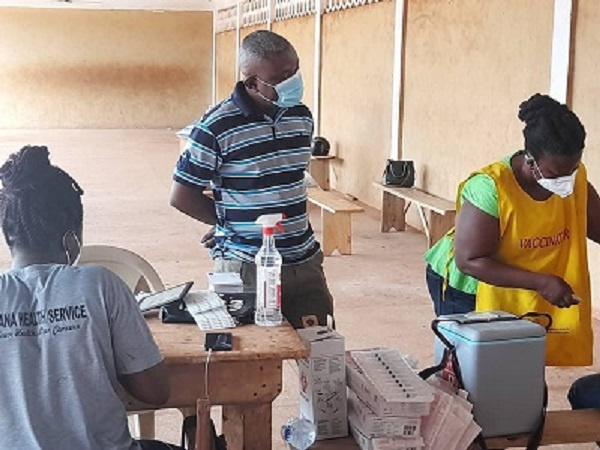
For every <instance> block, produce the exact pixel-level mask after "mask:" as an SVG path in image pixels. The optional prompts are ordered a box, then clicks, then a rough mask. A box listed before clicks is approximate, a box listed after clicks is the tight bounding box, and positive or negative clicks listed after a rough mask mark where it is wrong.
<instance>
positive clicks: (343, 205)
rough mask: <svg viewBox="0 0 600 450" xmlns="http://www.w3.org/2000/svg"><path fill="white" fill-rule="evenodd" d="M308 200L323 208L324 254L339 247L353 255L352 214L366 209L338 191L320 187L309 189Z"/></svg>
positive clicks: (341, 250)
mask: <svg viewBox="0 0 600 450" xmlns="http://www.w3.org/2000/svg"><path fill="white" fill-rule="evenodd" d="M308 201H309V202H311V203H312V204H314V205H317V206H318V207H320V208H321V226H322V230H323V237H322V239H321V241H322V242H321V245H322V246H323V254H324V255H325V256H331V254H332V253H333V252H334V251H335V250H336V249H337V250H339V252H340V254H342V255H351V254H352V214H354V213H360V212H364V209H363V208H361V207H360V206H358V205H356V204H354V203H352V202H350V201H348V200H346V199H345V198H343V197H342V196H341V195H340V194H338V193H335V192H332V191H324V190H322V189H319V188H309V189H308Z"/></svg>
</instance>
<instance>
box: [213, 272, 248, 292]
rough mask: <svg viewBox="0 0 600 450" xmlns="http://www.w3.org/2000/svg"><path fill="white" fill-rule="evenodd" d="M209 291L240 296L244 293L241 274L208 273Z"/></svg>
mask: <svg viewBox="0 0 600 450" xmlns="http://www.w3.org/2000/svg"><path fill="white" fill-rule="evenodd" d="M207 276H208V289H209V290H210V291H214V292H216V293H217V294H239V293H241V292H244V282H243V281H242V277H240V274H239V273H235V272H220V273H212V272H211V273H208V274H207Z"/></svg>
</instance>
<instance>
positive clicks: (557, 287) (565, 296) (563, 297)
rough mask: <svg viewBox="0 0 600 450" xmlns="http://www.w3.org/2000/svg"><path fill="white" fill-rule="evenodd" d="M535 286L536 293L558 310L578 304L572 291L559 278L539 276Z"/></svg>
mask: <svg viewBox="0 0 600 450" xmlns="http://www.w3.org/2000/svg"><path fill="white" fill-rule="evenodd" d="M537 284H538V287H537V288H536V292H537V293H538V294H540V295H541V296H542V297H544V299H545V300H546V301H548V302H549V303H551V304H553V305H554V306H557V307H558V308H569V307H571V306H573V305H578V304H579V299H578V298H577V297H575V296H574V293H573V289H572V288H571V286H569V284H568V283H567V282H566V281H565V280H563V279H562V278H561V277H557V276H556V275H546V274H545V275H540V276H539V281H538V283H537Z"/></svg>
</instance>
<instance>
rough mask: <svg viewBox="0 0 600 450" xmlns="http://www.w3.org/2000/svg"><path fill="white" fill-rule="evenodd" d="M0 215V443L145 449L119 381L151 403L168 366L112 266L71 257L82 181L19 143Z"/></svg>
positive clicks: (3, 171)
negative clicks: (4, 267)
mask: <svg viewBox="0 0 600 450" xmlns="http://www.w3.org/2000/svg"><path fill="white" fill-rule="evenodd" d="M0 180H1V181H2V186H3V188H2V190H1V191H0V221H1V223H2V231H3V232H4V237H5V239H6V243H7V244H8V246H9V248H10V251H11V254H12V268H11V269H10V270H8V271H6V272H4V273H2V274H0V299H1V306H0V355H2V370H0V404H1V405H2V407H3V412H2V414H0V436H2V441H3V442H5V443H6V444H7V445H9V446H10V448H19V449H44V450H46V449H61V450H86V449H89V450H134V449H135V450H143V449H152V450H154V449H156V450H158V449H165V450H166V449H169V448H175V446H170V445H168V444H163V443H160V442H157V441H134V440H133V439H132V438H131V436H130V434H129V430H128V428H127V417H126V413H125V407H124V405H123V403H122V402H121V400H120V399H119V397H118V395H117V389H118V386H119V383H120V384H121V385H122V386H123V387H124V388H125V390H127V391H128V392H129V393H130V394H131V395H132V396H133V397H135V398H137V399H139V400H141V401H142V402H145V403H147V404H151V405H156V406H158V405H161V404H163V403H165V402H166V401H167V399H168V397H169V385H168V376H167V372H166V369H165V367H164V365H163V361H162V359H163V358H162V356H161V355H160V353H159V351H158V348H157V346H156V344H155V343H154V341H153V339H152V335H151V334H150V331H149V329H148V326H147V325H146V323H145V321H144V318H143V317H142V315H141V313H140V311H139V309H138V307H137V304H136V302H135V298H134V297H133V295H132V293H131V291H130V290H129V289H128V288H127V286H126V285H125V284H124V283H123V282H122V281H121V280H120V279H119V278H118V277H117V276H116V275H114V274H113V273H112V272H110V271H109V270H107V269H104V268H101V267H96V266H85V267H73V266H72V265H71V264H72V263H73V262H74V261H75V260H76V259H77V257H78V255H79V251H80V243H81V234H82V222H83V207H82V203H81V196H82V195H83V191H82V190H81V188H80V187H79V185H78V184H77V182H76V181H75V180H73V178H71V177H70V176H69V175H68V174H67V173H66V172H64V171H63V170H61V169H59V168H58V167H56V166H53V165H51V164H50V161H49V155H48V149H47V148H46V147H29V146H28V147H24V148H22V149H21V151H19V152H18V153H16V154H13V155H11V156H10V157H9V158H8V161H6V163H5V164H4V165H3V166H2V167H1V168H0Z"/></svg>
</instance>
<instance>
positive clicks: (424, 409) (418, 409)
mask: <svg viewBox="0 0 600 450" xmlns="http://www.w3.org/2000/svg"><path fill="white" fill-rule="evenodd" d="M412 379H413V382H414V383H415V384H419V387H420V388H422V387H423V386H422V385H425V384H426V383H425V382H424V381H423V380H421V379H420V378H418V375H416V374H415V375H414V377H412ZM346 381H347V383H348V387H349V388H350V389H352V391H354V393H355V394H356V395H357V396H358V397H359V398H360V399H361V400H362V401H363V402H364V403H365V404H366V405H367V406H368V407H369V408H370V409H371V410H372V411H373V412H374V413H375V415H377V416H381V417H389V416H402V417H414V418H419V417H423V416H426V415H428V414H429V411H430V408H431V402H432V401H433V393H432V391H431V389H430V388H429V387H428V386H425V387H426V388H427V389H426V394H425V395H420V396H416V397H414V398H412V399H410V400H400V401H388V400H386V398H385V396H384V394H383V393H382V391H381V390H380V389H379V387H378V386H376V385H375V382H374V381H373V379H372V378H370V377H369V376H367V374H365V373H364V372H363V370H362V369H361V368H360V367H359V365H358V364H357V363H356V361H355V360H354V358H353V356H352V354H351V352H348V353H347V354H346ZM420 390H422V389H420Z"/></svg>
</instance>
